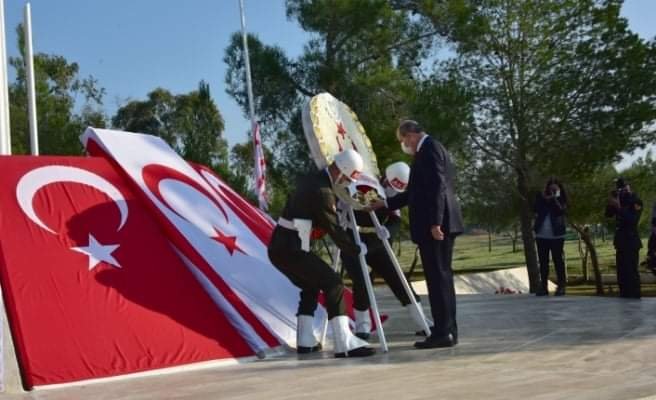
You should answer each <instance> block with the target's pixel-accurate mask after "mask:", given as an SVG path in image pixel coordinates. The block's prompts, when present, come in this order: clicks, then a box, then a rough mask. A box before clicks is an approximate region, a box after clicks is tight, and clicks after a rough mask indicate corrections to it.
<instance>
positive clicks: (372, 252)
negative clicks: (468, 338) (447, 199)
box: [342, 162, 430, 340]
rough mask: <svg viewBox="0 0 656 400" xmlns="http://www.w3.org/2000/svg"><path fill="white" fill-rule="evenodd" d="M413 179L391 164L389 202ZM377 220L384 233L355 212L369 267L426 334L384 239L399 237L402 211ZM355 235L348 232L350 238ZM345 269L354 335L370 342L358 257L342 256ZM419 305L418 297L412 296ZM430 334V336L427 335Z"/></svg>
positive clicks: (386, 180)
mask: <svg viewBox="0 0 656 400" xmlns="http://www.w3.org/2000/svg"><path fill="white" fill-rule="evenodd" d="M409 178H410V167H409V166H408V164H406V163H404V162H396V163H394V164H391V165H390V166H388V167H387V169H386V170H385V178H383V179H382V181H381V185H382V186H383V188H384V189H385V194H386V196H387V197H388V198H390V197H393V196H395V195H397V194H399V193H403V192H405V189H406V188H407V186H408V179H409ZM376 216H377V217H378V220H379V222H380V223H381V225H383V226H382V230H381V231H380V232H377V231H376V228H375V227H374V223H373V221H372V220H371V217H370V216H369V214H368V213H367V212H364V211H356V212H355V219H356V222H357V225H358V226H359V227H360V238H361V239H362V241H363V242H364V243H365V244H366V246H367V256H366V260H367V264H368V265H369V266H370V267H371V270H372V271H373V273H374V274H377V275H380V276H381V277H382V278H383V280H385V283H387V285H388V286H389V287H390V289H391V290H392V293H394V296H396V298H397V299H398V300H399V302H401V305H403V306H404V307H405V308H406V309H407V310H408V312H409V314H410V316H411V317H412V319H413V321H414V322H415V324H416V325H417V326H418V328H419V330H420V331H422V333H423V326H424V325H423V319H424V316H423V315H422V314H420V313H419V311H418V310H417V308H415V307H413V306H411V305H410V298H409V297H408V294H407V293H406V291H405V289H404V288H403V283H401V279H400V278H399V275H398V274H397V272H396V269H395V268H394V263H393V261H392V259H391V258H390V256H389V254H388V253H387V251H386V250H385V246H384V245H383V242H382V241H381V239H380V238H381V237H384V238H387V239H388V240H391V237H394V236H396V235H397V234H398V233H399V231H400V228H401V213H400V212H399V211H390V210H387V209H380V210H378V211H376ZM352 234H353V232H352V231H351V230H349V235H352ZM342 265H344V268H345V269H346V270H347V271H348V274H349V276H350V277H351V280H352V281H353V308H354V311H355V334H356V335H357V336H358V337H360V338H362V339H365V340H366V339H368V338H369V333H370V331H371V317H370V315H369V306H370V304H369V297H368V296H367V289H366V286H365V283H364V276H363V273H362V268H361V267H360V261H359V259H358V257H352V256H348V255H346V254H342ZM413 295H414V296H415V299H416V300H417V302H419V296H417V295H416V294H413ZM428 334H430V333H428Z"/></svg>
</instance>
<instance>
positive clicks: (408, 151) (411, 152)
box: [401, 142, 415, 156]
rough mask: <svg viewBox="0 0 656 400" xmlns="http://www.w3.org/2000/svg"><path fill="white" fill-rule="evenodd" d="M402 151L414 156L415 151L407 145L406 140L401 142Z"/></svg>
mask: <svg viewBox="0 0 656 400" xmlns="http://www.w3.org/2000/svg"><path fill="white" fill-rule="evenodd" d="M401 151H403V152H404V153H405V154H407V155H409V156H414V155H415V152H414V150H412V149H411V148H410V147H408V146H406V145H405V142H401Z"/></svg>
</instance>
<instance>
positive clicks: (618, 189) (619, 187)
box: [610, 178, 627, 197]
mask: <svg viewBox="0 0 656 400" xmlns="http://www.w3.org/2000/svg"><path fill="white" fill-rule="evenodd" d="M626 187H627V183H626V181H625V180H624V178H617V179H615V190H613V191H611V192H610V193H611V194H612V195H613V197H619V196H620V195H621V194H623V193H625V192H626Z"/></svg>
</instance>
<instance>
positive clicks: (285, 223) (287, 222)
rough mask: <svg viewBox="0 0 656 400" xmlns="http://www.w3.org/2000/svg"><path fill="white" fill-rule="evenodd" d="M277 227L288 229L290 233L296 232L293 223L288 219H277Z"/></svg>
mask: <svg viewBox="0 0 656 400" xmlns="http://www.w3.org/2000/svg"><path fill="white" fill-rule="evenodd" d="M278 225H280V226H282V227H283V228H285V229H289V230H292V231H298V229H296V227H295V226H294V223H293V222H292V221H290V220H288V219H284V218H283V217H280V218H278Z"/></svg>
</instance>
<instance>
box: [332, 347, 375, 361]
mask: <svg viewBox="0 0 656 400" xmlns="http://www.w3.org/2000/svg"><path fill="white" fill-rule="evenodd" d="M374 354H376V349H373V348H371V347H366V346H363V347H358V348H356V349H353V350H349V351H347V352H345V353H335V358H346V357H369V356H373V355H374Z"/></svg>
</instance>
